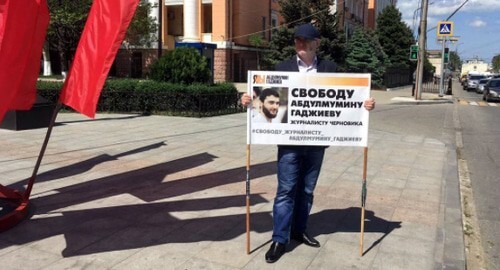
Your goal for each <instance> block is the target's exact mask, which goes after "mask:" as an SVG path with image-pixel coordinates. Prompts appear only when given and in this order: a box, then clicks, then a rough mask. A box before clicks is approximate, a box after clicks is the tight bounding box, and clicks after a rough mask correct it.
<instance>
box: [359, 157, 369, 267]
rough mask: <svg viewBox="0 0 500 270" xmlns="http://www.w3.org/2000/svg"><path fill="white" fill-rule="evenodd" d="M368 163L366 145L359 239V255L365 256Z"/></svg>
mask: <svg viewBox="0 0 500 270" xmlns="http://www.w3.org/2000/svg"><path fill="white" fill-rule="evenodd" d="M367 164H368V147H365V151H364V158H363V186H362V188H361V232H360V239H359V255H360V256H361V257H362V256H363V238H364V233H365V203H366V167H367Z"/></svg>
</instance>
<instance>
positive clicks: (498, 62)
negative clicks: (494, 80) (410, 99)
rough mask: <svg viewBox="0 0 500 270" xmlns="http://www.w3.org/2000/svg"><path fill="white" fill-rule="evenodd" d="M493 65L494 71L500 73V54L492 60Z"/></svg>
mask: <svg viewBox="0 0 500 270" xmlns="http://www.w3.org/2000/svg"><path fill="white" fill-rule="evenodd" d="M491 65H492V66H493V70H494V71H495V72H500V54H497V55H495V56H493V58H492V59H491Z"/></svg>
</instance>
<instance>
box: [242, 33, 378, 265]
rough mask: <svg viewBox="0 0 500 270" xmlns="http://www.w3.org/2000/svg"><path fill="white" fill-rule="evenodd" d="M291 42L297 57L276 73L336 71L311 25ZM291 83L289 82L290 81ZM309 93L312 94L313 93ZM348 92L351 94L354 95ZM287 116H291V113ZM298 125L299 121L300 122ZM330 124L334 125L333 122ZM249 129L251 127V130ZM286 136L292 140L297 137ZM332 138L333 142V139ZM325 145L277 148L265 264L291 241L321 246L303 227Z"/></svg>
mask: <svg viewBox="0 0 500 270" xmlns="http://www.w3.org/2000/svg"><path fill="white" fill-rule="evenodd" d="M294 42H295V51H296V53H297V55H296V56H295V57H293V58H292V59H289V60H286V61H283V62H281V63H279V64H278V65H276V70H277V71H286V72H300V73H331V72H335V71H336V67H337V66H336V64H335V63H334V62H331V61H327V60H323V59H320V58H318V57H317V56H316V50H317V49H318V47H319V45H320V33H319V31H318V30H317V29H316V28H315V27H314V26H313V25H312V24H303V25H300V26H298V27H297V28H296V30H295V33H294ZM325 75H326V74H325ZM284 77H286V76H280V78H284ZM284 80H288V78H284ZM290 80H292V79H291V78H290ZM368 81H369V79H368ZM301 90H302V89H301ZM310 90H316V89H310ZM318 90H325V89H318ZM328 90H332V91H331V94H335V92H334V91H335V90H333V89H328ZM288 91H290V89H289V90H288ZM292 91H294V92H295V93H298V92H299V91H298V90H297V89H293V90H292ZM305 91H306V90H305V89H304V92H305ZM338 91H340V90H338ZM347 91H350V90H347ZM308 92H310V93H315V91H308ZM353 92H354V91H353ZM301 93H302V92H301ZM348 93H349V94H350V95H353V93H350V92H348ZM292 96H293V94H292ZM296 96H298V95H296ZM241 101H242V104H243V105H245V106H247V105H249V104H251V102H252V99H251V97H250V95H248V94H244V95H243V96H242V98H241ZM312 102H315V101H312ZM312 102H311V103H312ZM348 103H352V104H353V105H356V106H357V107H358V108H360V107H361V103H362V104H363V105H362V106H363V107H364V108H365V109H366V110H372V109H374V108H375V100H374V99H373V98H368V99H366V100H364V102H348ZM334 104H335V102H333V103H332V106H335V105H334ZM329 112H330V111H329ZM331 112H336V111H331ZM339 114H340V113H339ZM290 115H292V116H293V113H292V114H290ZM297 122H300V120H299V121H297ZM302 122H305V121H302ZM317 122H318V123H320V122H322V123H323V122H324V123H325V125H326V124H330V122H328V121H317ZM332 125H334V124H333V123H332ZM257 128H258V126H257ZM311 128H314V125H311ZM252 129H254V128H253V127H252ZM330 129H331V128H330ZM256 130H257V131H259V130H263V129H256ZM252 131H253V130H252ZM276 132H280V133H281V132H283V133H287V132H289V131H288V130H285V129H283V130H278V129H277V131H276ZM291 132H296V133H295V134H298V133H299V132H301V130H291ZM304 132H309V134H311V133H314V134H321V133H322V131H313V130H310V131H304ZM321 136H322V137H321V138H330V137H327V136H324V135H321ZM288 137H289V138H294V137H299V136H288ZM304 137H306V136H304ZM310 138H313V137H310ZM314 138H315V137H314ZM331 138H332V140H333V139H334V138H335V137H331ZM278 144H279V143H278ZM327 145H329V144H325V145H323V144H318V143H312V144H311V143H310V144H309V145H293V143H290V144H289V143H286V144H285V145H278V164H277V165H278V172H277V176H278V187H277V192H276V198H275V200H274V206H273V235H272V245H271V247H270V249H269V251H267V253H266V255H265V259H266V262H268V263H274V262H276V261H277V260H278V259H279V258H280V257H281V256H282V255H283V254H284V253H285V246H286V244H287V243H288V242H289V240H290V238H291V239H293V240H295V241H298V242H300V243H303V244H305V245H308V246H312V247H319V246H320V243H319V242H318V241H317V240H316V239H314V238H313V237H311V236H310V235H308V234H307V232H306V227H307V220H308V217H309V213H310V211H311V208H312V203H313V191H314V188H315V186H316V182H317V180H318V177H319V173H320V170H321V165H322V163H323V157H324V153H325V148H326V147H327Z"/></svg>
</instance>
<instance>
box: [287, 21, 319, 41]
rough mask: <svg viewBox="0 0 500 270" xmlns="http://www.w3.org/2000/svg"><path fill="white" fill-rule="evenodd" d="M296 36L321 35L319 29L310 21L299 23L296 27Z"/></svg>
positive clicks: (308, 37)
mask: <svg viewBox="0 0 500 270" xmlns="http://www.w3.org/2000/svg"><path fill="white" fill-rule="evenodd" d="M293 37H294V38H299V37H300V38H303V39H317V38H319V37H320V35H319V31H318V29H316V27H314V26H313V25H312V24H310V23H306V24H302V25H299V26H298V27H297V28H296V29H295V34H294V35H293Z"/></svg>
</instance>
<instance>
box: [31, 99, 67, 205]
mask: <svg viewBox="0 0 500 270" xmlns="http://www.w3.org/2000/svg"><path fill="white" fill-rule="evenodd" d="M61 107H62V104H61V102H60V101H59V102H57V104H56V107H55V108H54V112H53V113H52V119H51V120H50V123H49V127H48V128H47V133H46V134H45V140H44V141H43V144H42V148H41V149H40V153H39V155H38V159H37V160H36V164H35V168H34V169H33V173H32V174H31V177H30V180H29V181H28V186H27V187H26V191H25V192H24V195H23V197H24V200H25V201H28V200H29V197H30V194H31V190H32V189H33V184H35V179H36V175H37V173H38V169H39V168H40V164H41V163H42V158H43V155H44V154H45V150H46V149H47V145H48V144H49V139H50V134H51V133H52V128H53V127H54V123H55V122H56V118H57V114H58V113H59V110H61Z"/></svg>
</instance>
